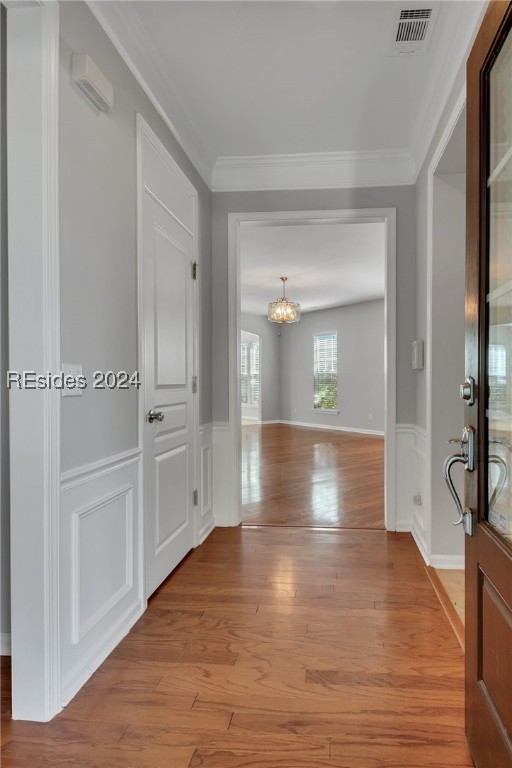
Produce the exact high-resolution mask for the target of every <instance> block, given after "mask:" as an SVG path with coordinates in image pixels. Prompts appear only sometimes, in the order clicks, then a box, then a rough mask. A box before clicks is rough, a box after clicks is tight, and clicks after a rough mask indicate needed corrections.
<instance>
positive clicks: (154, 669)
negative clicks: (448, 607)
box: [1, 527, 472, 768]
mask: <svg viewBox="0 0 512 768" xmlns="http://www.w3.org/2000/svg"><path fill="white" fill-rule="evenodd" d="M2 669H3V676H4V682H5V678H6V677H7V676H8V666H7V665H6V664H5V663H4V665H3V668H2ZM2 703H3V706H4V715H3V717H2V742H3V752H2V758H1V764H2V766H3V768H50V766H51V768H58V767H59V766H65V767H66V768H70V767H72V768H149V767H150V766H151V768H198V767H199V766H201V767H202V768H329V767H330V768H399V767H400V766H401V767H402V768H447V766H452V767H454V768H458V767H460V768H466V767H467V766H471V765H472V762H471V758H470V755H469V752H468V750H467V747H466V742H465V738H464V725H463V718H464V712H463V710H464V668H463V654H462V651H461V649H460V646H459V644H458V642H457V639H456V637H455V635H454V633H453V631H452V629H451V627H450V625H449V623H448V621H447V619H446V616H445V614H444V611H443V610H442V608H441V606H440V605H439V602H438V600H437V597H436V595H435V593H434V590H433V589H432V586H431V584H430V582H429V580H428V578H427V575H426V573H425V569H424V567H423V562H422V560H421V557H420V555H419V553H418V551H417V549H416V547H415V545H414V543H413V541H412V539H411V537H410V536H409V535H408V534H389V533H386V532H385V531H340V530H333V531H311V530H307V529H293V528H257V529H250V528H246V529H244V528H242V527H239V528H228V529H226V528H224V529H216V530H215V531H214V532H213V533H212V534H211V536H210V537H209V538H208V539H207V541H206V542H205V543H204V544H203V545H202V546H201V547H199V548H198V549H196V550H195V551H193V552H192V553H191V554H190V555H189V556H188V557H187V558H186V559H185V561H184V562H183V563H182V564H181V565H180V566H179V567H178V568H177V570H176V571H175V572H174V574H173V575H172V576H171V577H170V578H169V579H168V580H167V581H166V582H165V583H164V584H163V585H162V587H161V588H160V589H159V590H158V591H157V592H156V593H155V595H154V596H153V598H152V599H151V601H150V605H149V608H148V610H147V611H146V613H145V615H144V616H143V617H142V618H141V619H140V621H139V622H138V623H137V625H136V626H135V627H134V629H133V630H132V631H131V632H130V634H129V635H128V636H127V637H126V638H125V640H124V641H123V642H122V643H121V644H120V646H118V648H117V649H116V650H115V651H114V652H113V653H112V654H111V656H110V657H109V658H108V659H107V660H106V662H105V663H104V664H103V665H102V667H101V668H100V669H99V670H98V671H97V672H96V674H95V675H94V676H93V677H92V679H91V680H90V681H89V682H88V683H87V685H86V686H85V687H84V688H83V689H82V691H81V692H80V693H79V694H78V695H77V696H76V698H75V699H74V700H73V701H72V702H71V703H70V704H69V705H68V706H67V707H66V708H65V709H64V711H63V712H62V713H61V714H60V715H59V716H58V717H56V718H55V719H54V720H53V721H52V722H51V723H48V724H37V723H26V722H20V721H18V722H15V721H11V720H10V719H9V715H8V696H6V697H4V698H2Z"/></svg>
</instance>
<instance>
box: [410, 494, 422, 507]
mask: <svg viewBox="0 0 512 768" xmlns="http://www.w3.org/2000/svg"><path fill="white" fill-rule="evenodd" d="M412 500H413V502H414V504H415V505H416V506H417V507H421V506H422V505H423V499H422V498H421V493H415V494H414V496H413V497H412Z"/></svg>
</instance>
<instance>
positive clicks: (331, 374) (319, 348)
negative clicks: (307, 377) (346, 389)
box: [313, 333, 338, 411]
mask: <svg viewBox="0 0 512 768" xmlns="http://www.w3.org/2000/svg"><path fill="white" fill-rule="evenodd" d="M313 388H314V393H313V407H314V408H318V409H321V410H329V411H335V410H337V408H338V334H337V333H322V334H320V335H318V336H314V337H313Z"/></svg>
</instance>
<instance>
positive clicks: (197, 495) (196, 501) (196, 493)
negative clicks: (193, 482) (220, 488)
mask: <svg viewBox="0 0 512 768" xmlns="http://www.w3.org/2000/svg"><path fill="white" fill-rule="evenodd" d="M198 504H199V492H198V490H197V488H196V490H195V491H194V507H197V505H198Z"/></svg>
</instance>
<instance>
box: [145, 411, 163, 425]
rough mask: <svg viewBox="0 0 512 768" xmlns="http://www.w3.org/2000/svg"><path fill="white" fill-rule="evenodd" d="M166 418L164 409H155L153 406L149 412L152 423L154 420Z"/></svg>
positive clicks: (149, 419)
mask: <svg viewBox="0 0 512 768" xmlns="http://www.w3.org/2000/svg"><path fill="white" fill-rule="evenodd" d="M164 418H165V416H164V414H163V413H162V411H155V410H154V409H153V408H152V409H151V410H150V411H149V413H148V421H149V423H150V424H152V423H153V422H154V421H163V420H164Z"/></svg>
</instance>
